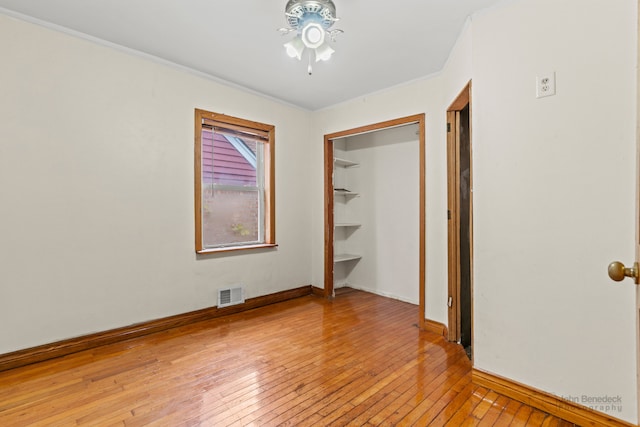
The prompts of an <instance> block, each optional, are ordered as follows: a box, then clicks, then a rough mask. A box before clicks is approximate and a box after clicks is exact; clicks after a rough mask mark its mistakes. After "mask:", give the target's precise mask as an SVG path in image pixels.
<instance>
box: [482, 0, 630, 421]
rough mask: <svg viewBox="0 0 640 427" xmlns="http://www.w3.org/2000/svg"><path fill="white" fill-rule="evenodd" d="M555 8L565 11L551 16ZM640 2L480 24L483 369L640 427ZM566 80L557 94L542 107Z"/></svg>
mask: <svg viewBox="0 0 640 427" xmlns="http://www.w3.org/2000/svg"><path fill="white" fill-rule="evenodd" d="M550 10H552V11H553V13H547V11H550ZM637 16H638V15H637V4H636V1H635V0H624V1H622V0H620V1H615V2H610V1H603V0H590V1H583V0H571V1H569V0H567V1H563V2H557V1H553V0H536V1H514V2H511V3H506V4H505V5H504V7H501V8H496V9H494V10H492V11H489V12H487V13H485V14H482V15H480V16H477V17H476V18H475V19H474V21H473V74H474V75H473V77H474V81H473V138H474V140H473V150H474V159H473V160H474V182H475V190H474V202H475V205H474V209H475V216H474V221H475V222H474V233H475V318H474V328H475V357H476V359H475V363H476V366H477V367H479V368H481V369H485V370H488V371H490V372H494V373H497V374H500V375H502V376H505V377H508V378H511V379H514V380H516V381H520V382H522V383H525V384H529V385H531V386H534V387H536V388H539V389H542V390H544V391H547V392H551V393H554V394H557V395H560V396H573V397H579V398H581V396H582V395H586V396H602V395H609V396H617V395H620V396H621V397H622V408H620V410H618V408H616V409H612V410H609V411H607V412H608V413H610V414H611V415H613V416H616V417H618V418H623V419H625V420H628V421H632V422H636V417H637V409H636V405H637V396H636V384H635V379H636V378H635V375H634V373H635V370H636V354H635V352H636V347H635V341H636V327H635V318H636V316H635V302H634V299H635V298H634V292H635V290H634V286H633V285H632V284H631V282H630V281H627V282H625V283H621V284H616V283H614V282H612V281H611V280H609V278H608V277H607V274H606V269H607V265H608V263H609V262H611V261H613V260H616V259H621V260H625V262H627V263H631V262H632V261H633V259H634V233H635V230H636V222H635V221H634V209H635V199H636V194H635V190H636V185H635V177H636V175H635V163H636V162H635V156H636V149H635V144H636V143H635V120H636V114H635V113H636V108H637V106H636V83H635V73H636V37H637V36H636V29H637V26H636V25H637V24H636V22H637ZM547 71H555V72H556V76H557V95H556V96H553V97H549V98H543V99H536V98H535V84H534V81H535V76H536V75H537V74H538V73H543V72H547Z"/></svg>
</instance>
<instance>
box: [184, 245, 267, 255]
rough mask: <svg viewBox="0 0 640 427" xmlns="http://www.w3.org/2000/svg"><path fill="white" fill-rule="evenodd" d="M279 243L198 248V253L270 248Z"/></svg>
mask: <svg viewBox="0 0 640 427" xmlns="http://www.w3.org/2000/svg"><path fill="white" fill-rule="evenodd" d="M277 247H278V245H277V244H275V243H261V244H259V245H246V246H226V247H224V248H209V249H201V250H197V251H196V253H198V254H216V253H221V252H233V251H244V250H249V249H268V248H277Z"/></svg>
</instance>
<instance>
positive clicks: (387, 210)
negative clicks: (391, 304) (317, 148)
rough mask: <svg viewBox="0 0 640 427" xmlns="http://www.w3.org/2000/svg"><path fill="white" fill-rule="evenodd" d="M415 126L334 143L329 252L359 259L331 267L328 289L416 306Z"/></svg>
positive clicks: (417, 216)
mask: <svg viewBox="0 0 640 427" xmlns="http://www.w3.org/2000/svg"><path fill="white" fill-rule="evenodd" d="M417 132H418V126H417V125H415V124H412V125H405V126H399V127H395V128H391V129H384V130H380V131H375V132H370V133H366V134H362V135H357V136H352V137H348V138H343V139H339V140H334V157H337V158H343V159H346V160H350V161H352V162H355V163H356V165H354V166H350V167H346V168H344V167H337V166H336V167H335V168H334V186H335V188H345V189H347V190H349V191H352V192H357V193H358V194H357V196H353V197H344V196H334V218H335V223H336V224H340V223H350V224H356V225H353V226H348V227H341V226H336V227H335V230H334V251H335V253H336V254H339V253H348V254H356V255H359V256H361V258H359V259H355V260H351V261H347V262H337V263H335V264H334V287H336V288H338V287H342V286H350V287H352V288H355V289H362V290H365V291H368V292H372V293H375V294H378V295H383V296H388V297H391V298H395V299H399V300H402V301H406V302H410V303H413V304H418V303H419V285H418V283H419V278H418V272H419V268H418V267H419V173H420V171H419V169H420V167H419V166H420V165H419V136H418V134H417Z"/></svg>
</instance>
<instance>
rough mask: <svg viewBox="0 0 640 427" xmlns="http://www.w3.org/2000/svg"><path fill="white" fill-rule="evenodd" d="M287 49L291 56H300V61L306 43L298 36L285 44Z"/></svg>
mask: <svg viewBox="0 0 640 427" xmlns="http://www.w3.org/2000/svg"><path fill="white" fill-rule="evenodd" d="M284 47H285V49H286V50H287V55H289V56H290V57H291V58H298V61H300V60H301V59H302V52H303V51H304V43H303V42H302V40H301V39H300V37H296V38H295V39H293V40H291V41H290V42H288V43H285V44H284Z"/></svg>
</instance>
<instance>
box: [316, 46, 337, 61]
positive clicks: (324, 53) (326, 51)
mask: <svg viewBox="0 0 640 427" xmlns="http://www.w3.org/2000/svg"><path fill="white" fill-rule="evenodd" d="M333 52H335V50H333V48H332V47H331V46H329V45H328V44H327V43H325V44H323V45H322V46H320V47H318V48H316V62H318V61H328V60H329V59H330V58H331V55H333Z"/></svg>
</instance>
